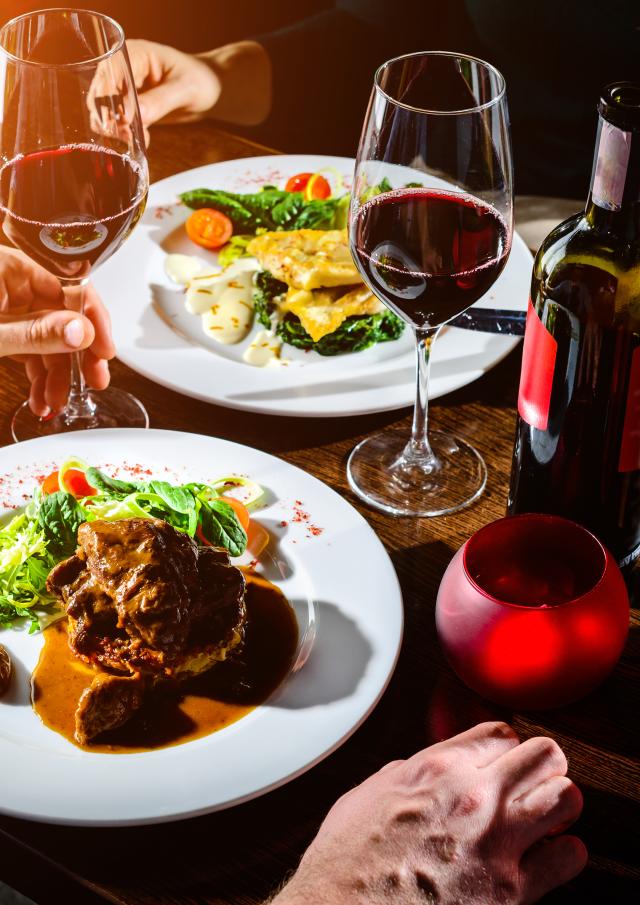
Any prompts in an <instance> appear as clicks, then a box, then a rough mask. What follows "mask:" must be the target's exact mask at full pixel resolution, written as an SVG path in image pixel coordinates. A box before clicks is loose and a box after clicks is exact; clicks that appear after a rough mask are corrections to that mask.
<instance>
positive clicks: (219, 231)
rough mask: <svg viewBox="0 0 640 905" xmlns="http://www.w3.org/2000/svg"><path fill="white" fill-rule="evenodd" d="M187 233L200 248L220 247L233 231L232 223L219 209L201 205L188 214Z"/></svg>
mask: <svg viewBox="0 0 640 905" xmlns="http://www.w3.org/2000/svg"><path fill="white" fill-rule="evenodd" d="M185 229H186V230H187V235H188V236H189V238H190V239H191V241H192V242H195V243H196V245H200V246H202V248H210V249H214V248H221V247H222V246H223V245H225V244H226V243H227V242H228V241H229V239H230V238H231V235H232V233H233V224H232V222H231V220H229V218H228V217H227V216H226V215H225V214H223V213H222V212H221V211H214V210H213V208H211V207H201V208H200V209H199V210H197V211H193V213H192V214H189V217H188V218H187V222H186V223H185Z"/></svg>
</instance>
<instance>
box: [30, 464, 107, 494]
mask: <svg viewBox="0 0 640 905" xmlns="http://www.w3.org/2000/svg"><path fill="white" fill-rule="evenodd" d="M64 483H65V485H66V486H67V487H68V488H69V490H70V491H71V493H72V494H73V495H74V497H77V498H78V499H79V498H80V497H84V496H95V494H96V493H97V492H98V491H97V490H96V489H95V487H92V486H91V484H90V483H89V482H88V481H87V479H86V478H85V476H84V471H80V469H79V468H69V469H68V470H67V471H66V472H65V475H64ZM41 487H42V492H43V493H44V494H45V495H47V494H50V493H57V492H58V491H59V490H60V481H59V480H58V472H57V471H52V472H51V474H49V475H47V476H46V478H45V479H44V481H43V482H42V484H41Z"/></svg>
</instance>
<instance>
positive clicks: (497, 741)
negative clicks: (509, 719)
mask: <svg viewBox="0 0 640 905" xmlns="http://www.w3.org/2000/svg"><path fill="white" fill-rule="evenodd" d="M519 743H520V740H519V739H518V736H517V735H516V733H515V732H514V731H513V729H512V728H511V726H509V725H508V724H507V723H502V722H491V723H479V724H478V725H477V726H473V728H471V729H467V731H466V732H461V733H460V734H459V735H454V736H453V737H452V738H449V739H447V740H446V741H444V742H440V743H439V744H437V745H434V746H433V747H432V748H431V749H430V750H432V751H436V750H438V751H442V752H449V751H450V752H452V753H455V752H459V753H460V754H464V755H468V756H469V757H470V758H471V760H472V761H473V764H474V765H475V766H476V767H486V766H488V765H489V764H491V763H493V762H494V761H495V760H496V759H497V758H499V757H500V756H501V755H503V754H506V753H507V752H508V751H511V750H512V749H513V748H516V747H517V746H518V745H519Z"/></svg>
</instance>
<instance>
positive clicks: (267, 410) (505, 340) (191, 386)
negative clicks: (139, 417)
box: [96, 154, 533, 418]
mask: <svg viewBox="0 0 640 905" xmlns="http://www.w3.org/2000/svg"><path fill="white" fill-rule="evenodd" d="M311 158H315V159H321V160H323V161H327V163H326V166H333V165H340V164H342V165H348V166H351V167H352V166H353V165H354V164H355V159H354V158H352V157H344V156H338V155H330V154H264V155H256V156H251V157H239V158H231V159H228V160H220V161H214V162H212V163H207V164H202V165H200V166H198V167H192V168H189V169H186V170H179V171H178V172H176V173H173V174H171V175H169V176H165V177H163V178H162V179H159V180H157V181H156V182H154V183H152V184H151V185H150V191H149V206H151V205H153V204H159V205H160V206H162V203H163V202H156V201H154V200H153V198H152V193H153V192H158V191H162V189H163V188H165V187H166V186H167V185H168V184H170V183H171V182H172V181H173V180H174V179H176V178H178V177H184V176H185V175H187V174H193V175H194V178H198V176H199V174H202V176H203V178H204V174H205V173H207V171H209V170H210V169H211V168H212V167H218V166H227V165H229V166H232V165H239V164H243V165H244V164H245V163H246V165H247V168H248V170H251V169H252V168H254V167H256V166H265V165H269V164H270V165H271V166H274V167H277V165H278V164H277V163H275V162H276V161H288V162H291V163H292V165H298V166H303V165H304V164H303V162H304V161H305V160H309V159H311ZM296 161H297V162H298V163H296ZM164 203H166V202H164ZM130 241H131V240H130ZM133 241H135V234H134V238H133ZM127 247H131V246H130V245H128V246H127ZM515 247H517V248H518V254H524V256H526V258H527V260H528V263H529V265H531V264H532V263H533V255H532V254H531V252H530V250H529V249H528V247H527V245H526V243H525V242H524V240H523V239H522V237H521V236H520V235H519V233H518V232H517V231H516V230H514V232H513V241H512V248H511V254H512V253H513V250H514V248H515ZM110 266H111V262H110V261H107V262H105V265H103V267H104V268H105V269H107V272H108V268H109V267H110ZM102 272H103V268H99V269H98V270H97V271H96V278H97V282H98V283H99V281H100V275H101V273H102ZM106 286H107V284H105V289H106ZM100 288H102V287H100ZM489 291H491V290H489ZM102 294H103V296H104V295H105V291H104V290H103V291H102ZM107 307H109V306H108V304H107ZM149 307H151V306H150V305H149V303H148V302H147V303H146V304H145V306H144V309H141V310H146V309H147V308H149ZM525 308H526V300H525V299H524V297H523V301H522V310H523V311H524V310H525ZM136 312H137V309H136ZM154 316H157V315H155V314H154ZM112 319H113V320H114V321H115V316H114V317H113V318H112ZM115 329H117V327H116V328H114V332H115ZM168 329H171V328H170V327H169V328H168ZM465 332H467V331H465ZM175 335H176V336H177V335H178V334H175ZM499 339H500V340H501V346H502V348H500V349H499V351H496V352H486V351H485V352H483V353H482V354H484V355H487V356H489V357H490V362H488V363H487V364H486V365H485V366H483V367H482V369H481V370H479V369H473V370H471V371H466V372H465V371H463V372H461V374H462V375H463V377H462V379H459V378H456V379H455V380H452V379H451V378H449V381H450V382H451V384H452V385H451V386H450V387H449V388H447V389H445V390H443V391H440V392H436V393H433V392H432V393H431V394H430V399H436V398H439V397H440V396H444V395H448V394H449V393H452V392H457V391H458V390H459V389H462V388H463V387H465V386H468V385H470V384H471V383H474V382H475V381H476V380H478V379H479V378H480V377H482V376H483V375H484V374H486V373H488V372H489V371H490V370H492V369H493V368H494V367H496V366H497V365H498V364H499V363H500V362H501V361H502V360H503V359H504V358H506V356H507V355H508V354H509V353H510V352H511V351H512V350H513V349H514V348H515V347H516V346H517V345H518V344H519V342H520V341H521V337H509V336H500V337H499ZM181 342H182V343H184V346H182V345H181V347H180V349H179V352H181V353H182V352H184V351H185V350H186V349H188V348H191V349H194V348H197V349H198V351H199V352H200V351H204V352H206V353H207V354H208V355H210V354H211V353H210V352H209V351H208V350H207V349H205V347H204V346H200V347H194V344H193V343H191V342H190V341H189V340H188V339H185V338H182V339H181ZM118 345H119V348H118V351H117V357H118V358H119V359H120V361H122V362H123V363H124V364H125V365H127V366H128V367H130V368H131V369H132V370H133V371H135V372H136V373H138V374H140V375H141V376H143V377H145V378H146V379H147V380H151V381H152V382H154V383H156V384H158V385H159V386H162V387H164V388H165V389H168V390H171V391H172V392H175V393H179V394H182V395H185V396H187V397H190V398H193V399H197V400H198V401H200V402H205V403H208V404H209V405H215V406H220V407H221V408H229V409H232V410H236V411H244V412H249V413H252V414H262V415H275V416H277V417H290V418H309V417H312V418H347V417H357V416H360V415H372V414H378V413H385V412H390V411H400V410H402V409H404V408H409V407H411V406H412V405H413V394H414V385H415V379H414V378H413V376H412V378H411V380H409V381H408V382H406V383H405V384H401V385H400V386H402V387H404V388H406V393H407V399H406V401H403V402H398V401H394V400H393V399H389V400H387V401H386V402H382V403H380V401H379V400H380V398H381V397H382V394H381V392H380V389H379V388H374V387H370V388H368V389H366V390H365V391H363V392H365V393H366V395H367V397H368V398H370V399H371V401H370V402H368V403H363V404H355V403H354V404H352V405H351V406H350V407H349V406H338V407H333V408H332V407H331V406H330V405H329V406H327V404H326V403H324V407H322V406H323V403H322V401H320V402H319V403H318V404H316V406H315V407H313V406H312V407H311V408H309V407H307V408H304V407H297V406H294V407H293V408H287V407H286V406H283V405H282V404H281V403H279V402H278V401H273V402H270V403H269V405H268V406H265V405H263V404H260V402H257V401H255V400H254V399H249V400H245V399H237V398H233V399H232V398H228V397H226V396H224V395H222V396H218V397H216V398H213V397H212V396H211V394H210V393H207V392H206V391H205V390H204V389H203V390H201V389H200V388H199V384H198V383H197V382H194V381H191V382H188V381H182V382H180V381H179V380H178V381H177V380H176V379H175V378H169V377H167V376H165V371H164V370H163V369H162V368H161V367H159V368H154V367H152V366H150V365H148V364H147V363H146V361H142V362H140V358H139V356H136V354H135V353H136V350H135V347H134V346H133V345H131V346H130V347H128V346H124V347H123V346H122V343H121V342H120V343H119V344H118ZM123 349H124V352H123ZM407 351H408V350H407ZM129 352H131V354H129ZM158 354H159V355H160V354H162V353H160V352H159V353H158ZM411 354H413V351H412V352H411ZM247 367H248V366H247ZM467 374H472V375H474V376H471V377H466V376H464V375H467ZM357 376H358V374H357V370H355V371H354V373H353V374H352V375H349V376H348V377H344V378H336V379H344V380H346V381H348V380H350V379H351V378H352V377H353V378H357ZM432 386H433V382H432ZM355 392H361V391H355V390H354V393H355ZM315 398H316V399H318V400H323V399H324V398H326V397H322V396H318V397H315ZM374 400H375V401H374ZM318 405H319V406H320V407H318Z"/></svg>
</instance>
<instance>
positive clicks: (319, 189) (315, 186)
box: [304, 173, 331, 201]
mask: <svg viewBox="0 0 640 905" xmlns="http://www.w3.org/2000/svg"><path fill="white" fill-rule="evenodd" d="M330 196H331V186H330V185H329V183H328V182H327V180H326V179H325V178H324V176H321V175H320V173H314V174H313V176H312V177H311V179H310V180H309V181H308V182H307V184H306V186H305V190H304V200H305V201H314V200H318V201H323V200H324V199H325V198H329V197H330Z"/></svg>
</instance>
